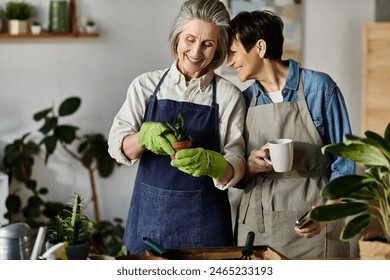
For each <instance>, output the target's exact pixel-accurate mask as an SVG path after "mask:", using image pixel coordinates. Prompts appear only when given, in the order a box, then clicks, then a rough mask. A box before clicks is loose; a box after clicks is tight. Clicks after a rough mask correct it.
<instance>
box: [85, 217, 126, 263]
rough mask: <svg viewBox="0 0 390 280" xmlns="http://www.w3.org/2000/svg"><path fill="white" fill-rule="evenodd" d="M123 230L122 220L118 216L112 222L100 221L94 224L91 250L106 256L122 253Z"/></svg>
mask: <svg viewBox="0 0 390 280" xmlns="http://www.w3.org/2000/svg"><path fill="white" fill-rule="evenodd" d="M124 231H125V229H124V227H123V220H122V219H119V218H116V219H114V222H111V221H101V222H100V223H98V224H96V231H95V232H94V233H93V235H92V239H93V242H92V245H93V246H92V248H91V251H93V252H95V253H98V254H104V255H108V256H118V255H122V254H123V252H122V251H123V246H124V245H123V243H122V239H123V235H124Z"/></svg>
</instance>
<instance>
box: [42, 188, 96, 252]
mask: <svg viewBox="0 0 390 280" xmlns="http://www.w3.org/2000/svg"><path fill="white" fill-rule="evenodd" d="M70 206H71V209H70V210H69V209H64V210H63V215H57V216H56V217H55V218H54V220H52V221H50V222H49V224H48V232H47V237H46V240H47V243H46V248H47V249H49V248H50V247H51V246H53V245H55V244H58V243H61V242H64V243H65V244H66V254H67V257H68V259H73V260H82V259H87V257H88V254H89V239H90V238H91V236H92V231H93V229H94V228H95V223H94V222H93V221H91V220H89V219H88V217H87V216H85V215H82V214H81V213H80V209H81V197H80V195H79V194H78V193H75V194H74V200H73V203H72V204H70Z"/></svg>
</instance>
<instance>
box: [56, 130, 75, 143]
mask: <svg viewBox="0 0 390 280" xmlns="http://www.w3.org/2000/svg"><path fill="white" fill-rule="evenodd" d="M77 129H78V127H76V126H72V125H59V126H57V127H56V129H55V130H54V135H55V136H57V137H58V139H59V140H60V141H62V142H65V143H66V144H70V143H72V142H73V140H74V139H76V131H77Z"/></svg>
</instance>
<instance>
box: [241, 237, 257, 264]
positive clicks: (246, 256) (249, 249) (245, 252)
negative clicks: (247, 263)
mask: <svg viewBox="0 0 390 280" xmlns="http://www.w3.org/2000/svg"><path fill="white" fill-rule="evenodd" d="M254 241H255V233H254V232H253V231H250V232H248V235H247V237H246V241H245V247H244V249H242V251H241V252H242V256H241V260H251V259H252V258H251V256H252V255H253V242H254Z"/></svg>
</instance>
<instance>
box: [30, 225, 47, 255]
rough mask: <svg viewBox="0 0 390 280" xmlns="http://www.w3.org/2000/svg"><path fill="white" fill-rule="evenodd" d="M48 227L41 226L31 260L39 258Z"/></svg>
mask: <svg viewBox="0 0 390 280" xmlns="http://www.w3.org/2000/svg"><path fill="white" fill-rule="evenodd" d="M46 231H47V227H40V228H39V230H38V234H37V238H36V239H35V243H34V247H33V250H32V253H31V257H30V260H37V259H38V257H39V254H40V253H41V250H42V245H43V242H44V241H45V236H46Z"/></svg>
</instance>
